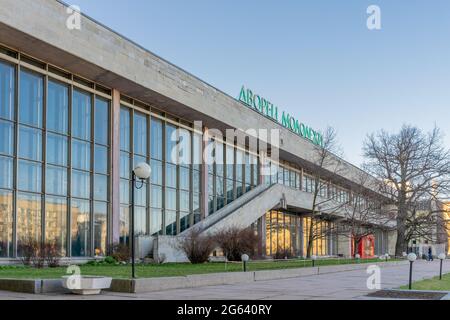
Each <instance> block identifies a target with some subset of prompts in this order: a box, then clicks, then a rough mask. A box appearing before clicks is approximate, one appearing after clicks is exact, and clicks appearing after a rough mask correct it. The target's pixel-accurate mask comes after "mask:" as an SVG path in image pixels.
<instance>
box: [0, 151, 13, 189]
mask: <svg viewBox="0 0 450 320" xmlns="http://www.w3.org/2000/svg"><path fill="white" fill-rule="evenodd" d="M12 187H13V158H9V157H0V188H3V189H12Z"/></svg>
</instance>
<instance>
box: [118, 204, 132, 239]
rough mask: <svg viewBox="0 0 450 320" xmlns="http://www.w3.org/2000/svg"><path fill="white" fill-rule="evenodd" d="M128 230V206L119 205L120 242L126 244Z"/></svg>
mask: <svg viewBox="0 0 450 320" xmlns="http://www.w3.org/2000/svg"><path fill="white" fill-rule="evenodd" d="M129 230H130V208H129V206H124V205H121V206H120V243H122V244H128V241H129Z"/></svg>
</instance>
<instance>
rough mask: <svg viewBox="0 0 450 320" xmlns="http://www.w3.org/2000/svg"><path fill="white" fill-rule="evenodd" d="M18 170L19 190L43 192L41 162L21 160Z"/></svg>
mask: <svg viewBox="0 0 450 320" xmlns="http://www.w3.org/2000/svg"><path fill="white" fill-rule="evenodd" d="M18 172H19V180H18V181H17V185H18V188H19V190H23V191H31V192H41V189H42V186H41V183H42V167H41V164H39V163H35V162H30V161H25V160H20V161H19V168H18Z"/></svg>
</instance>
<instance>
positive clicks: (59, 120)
mask: <svg viewBox="0 0 450 320" xmlns="http://www.w3.org/2000/svg"><path fill="white" fill-rule="evenodd" d="M68 114H69V89H68V87H67V86H66V85H63V84H60V83H58V82H55V81H49V82H48V96H47V130H50V131H54V132H58V133H62V134H67V132H68V122H69V117H68Z"/></svg>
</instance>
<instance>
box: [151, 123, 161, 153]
mask: <svg viewBox="0 0 450 320" xmlns="http://www.w3.org/2000/svg"><path fill="white" fill-rule="evenodd" d="M150 137H151V149H152V150H151V157H152V159H158V160H162V156H163V155H162V153H163V151H162V150H163V148H162V146H163V131H162V122H161V120H158V119H154V118H152V121H151V133H150Z"/></svg>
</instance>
